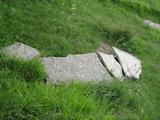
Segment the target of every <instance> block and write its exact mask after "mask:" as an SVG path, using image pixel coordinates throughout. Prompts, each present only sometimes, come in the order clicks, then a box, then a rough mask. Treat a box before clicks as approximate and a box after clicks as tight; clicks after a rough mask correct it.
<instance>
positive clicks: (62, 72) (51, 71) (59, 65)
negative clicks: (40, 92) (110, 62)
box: [42, 53, 112, 84]
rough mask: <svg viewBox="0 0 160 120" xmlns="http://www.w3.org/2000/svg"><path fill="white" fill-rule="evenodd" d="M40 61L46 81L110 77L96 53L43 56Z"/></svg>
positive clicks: (55, 81)
mask: <svg viewBox="0 0 160 120" xmlns="http://www.w3.org/2000/svg"><path fill="white" fill-rule="evenodd" d="M42 61H43V64H44V68H45V71H46V75H47V82H48V83H54V84H59V83H63V82H68V81H74V80H75V81H76V80H78V81H82V82H89V81H96V82H97V81H102V80H111V79H112V78H111V76H110V74H109V73H108V72H107V70H106V69H105V67H104V66H103V65H102V63H101V62H100V60H99V59H98V56H97V54H96V53H89V54H83V55H69V56H67V57H44V58H43V59H42Z"/></svg>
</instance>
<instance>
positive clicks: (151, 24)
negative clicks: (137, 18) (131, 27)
mask: <svg viewBox="0 0 160 120" xmlns="http://www.w3.org/2000/svg"><path fill="white" fill-rule="evenodd" d="M144 24H145V25H146V26H149V27H151V28H154V29H159V30H160V24H158V23H154V22H152V21H150V20H144Z"/></svg>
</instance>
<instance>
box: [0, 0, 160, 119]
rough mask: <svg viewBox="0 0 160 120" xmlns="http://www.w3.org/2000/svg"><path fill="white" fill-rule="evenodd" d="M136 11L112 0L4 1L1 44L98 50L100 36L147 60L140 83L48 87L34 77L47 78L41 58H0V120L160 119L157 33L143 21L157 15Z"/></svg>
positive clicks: (46, 50) (63, 51) (54, 50)
mask: <svg viewBox="0 0 160 120" xmlns="http://www.w3.org/2000/svg"><path fill="white" fill-rule="evenodd" d="M150 2H152V4H153V5H154V4H155V6H154V9H155V10H157V8H158V7H159V1H158V0H155V2H153V1H149V0H148V1H144V2H143V4H148V5H150ZM156 2H157V3H158V4H157V3H156ZM141 4H142V3H141ZM152 4H151V5H152ZM152 7H153V6H152ZM136 9H137V8H136ZM136 9H135V10H133V9H130V8H129V7H126V6H125V5H123V4H114V3H113V2H111V1H109V0H92V1H91V0H81V1H78V0H34V1H33V0H20V1H18V0H13V1H9V0H5V1H0V47H2V46H6V45H9V44H12V43H13V42H15V41H21V42H24V43H26V44H28V45H30V46H33V47H35V48H37V49H39V50H40V52H41V53H42V55H43V56H46V55H54V56H66V55H67V54H70V53H73V54H74V53H85V52H91V51H95V49H96V48H97V47H98V45H99V43H100V42H101V40H103V41H106V42H107V43H110V44H111V45H115V46H118V47H121V48H122V49H124V50H127V51H129V52H132V53H133V54H135V55H136V56H137V57H138V58H140V59H141V60H142V64H143V74H142V77H141V80H140V81H136V82H133V81H128V82H124V83H122V82H118V81H115V82H113V83H110V84H108V83H103V84H99V85H84V84H79V83H76V84H70V85H64V86H49V85H45V84H44V83H43V82H40V81H37V80H41V81H43V78H44V75H43V71H42V68H41V66H40V65H39V64H38V63H39V62H38V61H37V60H35V61H31V63H32V64H31V63H27V62H24V61H19V60H15V59H13V60H12V59H11V58H6V57H5V56H0V89H1V91H0V119H1V118H2V119H55V120H56V119H57V120H58V119H60V120H61V119H65V120H67V119H68V120H70V119H78V120H85V119H86V120H88V119H93V120H103V119H104V120H114V119H118V120H132V119H133V120H141V119H143V120H151V119H153V120H158V119H160V116H159V114H160V113H159V111H160V109H159V108H160V107H159V106H160V103H159V101H160V96H159V92H160V90H159V87H160V65H159V60H160V31H156V30H152V29H150V28H147V27H145V26H144V25H143V20H144V19H145V18H150V19H152V20H155V21H160V17H159V16H156V15H155V14H154V15H152V14H149V13H146V12H145V13H144V14H143V12H144V11H143V10H142V11H140V12H141V14H139V12H137V11H139V10H141V8H139V9H138V10H136ZM11 61H13V62H11ZM36 61H37V62H36ZM36 66H39V67H38V69H36ZM22 68H24V69H22ZM25 73H28V74H27V76H26V74H25ZM31 73H34V74H35V75H36V76H34V75H31V76H30V75H29V74H31ZM28 78H29V80H30V82H27V81H28Z"/></svg>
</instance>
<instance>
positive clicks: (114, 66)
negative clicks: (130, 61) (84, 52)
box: [98, 52, 123, 80]
mask: <svg viewBox="0 0 160 120" xmlns="http://www.w3.org/2000/svg"><path fill="white" fill-rule="evenodd" d="M98 55H99V58H100V59H101V61H102V62H103V64H104V65H105V67H106V68H107V69H108V71H109V72H110V73H111V74H112V75H113V76H114V77H116V78H117V79H120V80H122V79H123V72H122V67H121V65H120V64H119V63H118V62H117V61H116V60H115V58H114V56H113V55H109V54H105V53H102V52H98Z"/></svg>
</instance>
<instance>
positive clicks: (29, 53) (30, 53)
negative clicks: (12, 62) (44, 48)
mask: <svg viewBox="0 0 160 120" xmlns="http://www.w3.org/2000/svg"><path fill="white" fill-rule="evenodd" d="M1 52H2V53H4V54H6V55H8V56H11V57H13V56H14V57H17V58H22V59H25V60H29V59H33V58H34V57H36V56H39V55H40V53H39V52H38V51H37V50H36V49H35V48H32V47H30V46H28V45H25V44H23V43H20V42H16V43H15V44H13V45H10V46H7V47H4V48H2V50H1Z"/></svg>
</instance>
